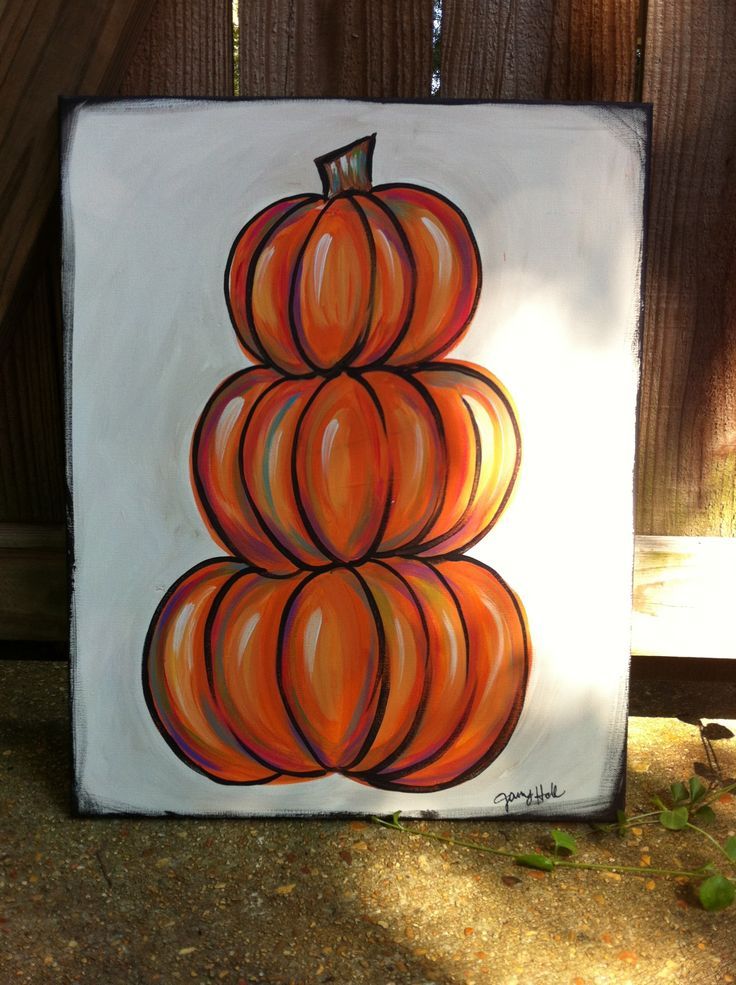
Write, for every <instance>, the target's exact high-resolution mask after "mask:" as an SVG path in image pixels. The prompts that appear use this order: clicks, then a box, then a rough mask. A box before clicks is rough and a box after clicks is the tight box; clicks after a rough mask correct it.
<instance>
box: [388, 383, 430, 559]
mask: <svg viewBox="0 0 736 985" xmlns="http://www.w3.org/2000/svg"><path fill="white" fill-rule="evenodd" d="M375 371H376V372H390V373H392V374H393V375H396V376H400V377H401V379H402V380H404V382H406V383H408V384H409V386H411V387H413V388H414V389H415V390H416V391H417V393H418V394H419V395H420V397H421V398H422V400H423V401H424V403H425V405H426V406H427V408H428V410H429V413H430V415H431V417H432V420H433V422H434V424H435V426H436V428H437V434H438V437H439V447H440V451H441V452H442V458H443V460H444V464H445V466H446V465H447V436H446V433H445V425H444V423H443V421H442V415H441V414H440V412H439V408H438V407H437V404H436V403H435V401H434V400H433V398H432V395H431V393H430V392H429V389H428V387H426V386H425V385H424V384H423V383H422V382H421V380H418V379H417V378H416V376H414V374H413V373H412V372H410V371H405V370H404V367H403V366H391V367H389V366H382V367H380V369H376V370H375ZM441 471H442V491H441V493H440V494H439V495H438V496H437V502H436V503H435V506H434V509H433V511H432V514H431V515H430V516H429V517H428V519H427V520H426V521H425V522H424V525H423V526H422V527H421V528H420V530H419V531H418V532H417V533H416V534H415V535H414V536H413V537H412V538H411V539H410V540H409V541H407V542H406V543H405V544H401V545H396V546H394V547H389V548H385V549H381V550H378V547H379V544H378V543H377V544H376V545H375V546H376V548H377V549H376V554H375V556H376V557H382V558H384V557H385V558H390V557H393V556H395V555H396V554H397V553H401V552H402V551H406V552H409V553H419V552H420V551H421V550H422V547H423V544H422V538H423V537H424V536H425V535H426V533H427V531H428V530H431V529H432V527H433V525H434V524H435V523H436V521H437V518H438V517H439V515H440V513H441V512H442V509H443V508H444V505H445V499H446V495H447V481H448V475H447V468H446V467H445V468H443V469H442V470H441Z"/></svg>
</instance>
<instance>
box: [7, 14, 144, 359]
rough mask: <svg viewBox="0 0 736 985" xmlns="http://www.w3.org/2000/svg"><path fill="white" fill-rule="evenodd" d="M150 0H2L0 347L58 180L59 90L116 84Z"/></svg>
mask: <svg viewBox="0 0 736 985" xmlns="http://www.w3.org/2000/svg"><path fill="white" fill-rule="evenodd" d="M151 6H152V0H7V2H6V3H5V4H4V5H3V6H2V7H1V8H0V64H1V65H2V66H3V71H2V74H1V75H0V147H2V154H0V351H1V350H2V341H3V336H7V334H8V333H9V331H10V329H11V327H12V325H11V322H12V321H14V320H15V317H16V316H17V311H12V310H11V305H13V303H14V302H15V301H16V300H17V297H18V291H19V290H20V289H21V288H22V287H23V286H26V287H28V286H29V284H28V282H27V280H24V274H26V265H27V262H28V260H29V258H30V257H31V255H32V252H33V250H34V247H35V244H36V239H37V236H38V233H39V230H40V229H41V226H42V224H43V222H44V221H45V218H46V215H47V212H48V210H49V207H50V205H51V203H52V200H53V196H54V192H55V189H56V187H57V177H58V156H57V118H56V109H57V100H58V97H59V95H60V94H63V95H74V94H75V93H97V92H101V91H107V92H110V91H114V89H115V87H116V86H117V84H118V83H119V81H120V79H121V78H122V75H123V70H124V66H125V65H126V63H127V62H128V61H129V59H130V56H131V54H132V51H133V49H134V46H135V44H136V43H137V41H138V38H139V37H140V34H141V32H142V30H143V28H144V27H145V24H146V19H147V17H148V15H149V14H150V11H151ZM21 293H22V292H21ZM18 303H20V302H18Z"/></svg>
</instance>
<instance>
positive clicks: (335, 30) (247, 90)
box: [239, 0, 432, 98]
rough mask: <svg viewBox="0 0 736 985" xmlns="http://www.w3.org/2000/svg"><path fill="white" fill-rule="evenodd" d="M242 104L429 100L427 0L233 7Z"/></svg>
mask: <svg viewBox="0 0 736 985" xmlns="http://www.w3.org/2000/svg"><path fill="white" fill-rule="evenodd" d="M239 22H240V93H241V95H243V96H251V97H252V96H261V97H264V96H265V97H269V96H270V97H278V96H314V97H318V96H321V97H329V96H344V97H350V98H360V97H376V98H380V97H392V96H393V97H405V98H409V97H417V96H429V94H430V91H431V82H432V2H431V0H401V3H397V2H396V0H240V9H239Z"/></svg>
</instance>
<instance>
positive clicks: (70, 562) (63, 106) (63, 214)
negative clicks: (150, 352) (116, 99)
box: [58, 97, 84, 817]
mask: <svg viewBox="0 0 736 985" xmlns="http://www.w3.org/2000/svg"><path fill="white" fill-rule="evenodd" d="M83 102H84V101H83V100H77V99H64V98H63V97H60V98H59V102H58V109H59V114H58V123H59V176H60V187H59V229H60V253H61V320H62V353H63V356H62V359H63V382H62V387H63V389H62V392H63V398H64V469H65V471H64V495H65V521H66V571H67V599H68V607H69V612H68V616H69V620H68V625H69V641H68V654H69V668H68V674H69V697H68V701H69V726H70V727H69V743H70V760H69V761H70V771H71V776H70V781H71V782H70V790H71V805H70V807H71V814H72V816H74V817H80V816H82V813H83V809H82V806H81V802H80V801H81V791H80V789H79V785H78V778H77V768H76V764H77V747H76V746H77V744H76V740H75V728H74V722H75V714H74V698H75V693H76V667H77V662H76V620H75V611H76V610H75V604H74V572H75V556H76V555H75V551H74V500H73V475H72V341H73V329H74V299H73V287H74V245H73V243H74V240H73V228H72V221H71V216H70V215H69V214H68V211H67V209H66V208H65V205H66V176H67V161H68V158H69V153H70V150H71V145H72V142H73V139H74V130H75V126H76V121H77V117H78V114H79V111H80V109H81V106H82V105H83Z"/></svg>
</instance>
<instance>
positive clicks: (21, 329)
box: [0, 224, 64, 523]
mask: <svg viewBox="0 0 736 985" xmlns="http://www.w3.org/2000/svg"><path fill="white" fill-rule="evenodd" d="M45 229H46V235H47V236H48V238H49V239H50V240H51V241H52V242H53V241H54V240H55V237H54V235H53V231H52V230H49V224H47V225H46V227H45ZM45 253H46V255H45V257H44V260H43V263H42V265H41V267H40V270H39V273H38V275H37V277H36V280H35V283H34V286H33V289H32V291H31V296H30V299H29V301H28V303H27V304H26V305H25V307H24V309H23V311H22V314H21V315H20V316H19V320H18V323H17V326H16V330H15V331H14V332H13V334H12V336H11V338H10V340H9V344H8V346H7V347H6V349H5V352H4V353H3V354H2V357H0V520H2V521H9V520H13V521H16V522H25V523H29V522H32V521H39V522H46V523H48V522H54V521H55V522H57V523H60V522H62V521H63V519H64V435H63V413H62V406H63V401H62V370H61V316H60V311H59V283H58V280H59V256H58V250H57V249H55V248H54V247H53V246H51V247H50V248H48V249H47V250H46V251H45Z"/></svg>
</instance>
